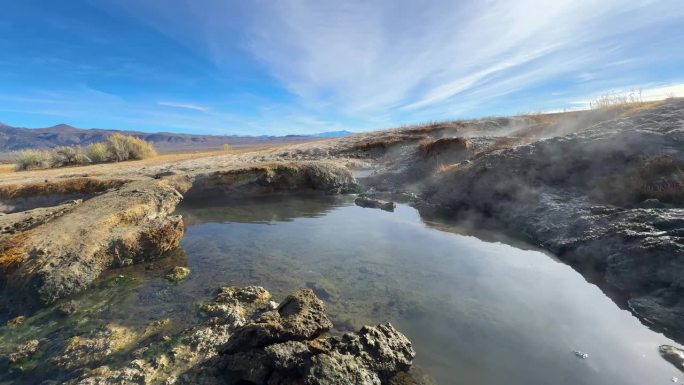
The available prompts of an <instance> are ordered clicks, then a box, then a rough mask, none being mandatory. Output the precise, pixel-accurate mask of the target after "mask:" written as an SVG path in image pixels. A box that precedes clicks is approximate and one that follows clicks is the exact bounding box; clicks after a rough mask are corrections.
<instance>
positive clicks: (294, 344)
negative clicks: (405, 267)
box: [220, 289, 415, 385]
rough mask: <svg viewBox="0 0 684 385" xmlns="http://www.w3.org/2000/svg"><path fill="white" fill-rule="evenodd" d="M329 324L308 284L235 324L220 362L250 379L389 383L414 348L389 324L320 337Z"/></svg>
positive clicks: (407, 363)
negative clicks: (250, 319)
mask: <svg viewBox="0 0 684 385" xmlns="http://www.w3.org/2000/svg"><path fill="white" fill-rule="evenodd" d="M330 327H332V323H331V322H330V320H329V319H328V317H327V316H326V314H325V311H324V307H323V303H322V302H321V301H320V300H319V299H318V298H316V296H315V295H314V293H313V291H311V290H310V289H305V290H300V291H298V292H296V293H294V294H293V295H291V296H289V297H287V298H286V299H285V301H283V302H282V303H281V304H280V305H279V306H278V308H277V309H276V310H274V311H270V312H266V313H264V314H262V315H261V316H260V317H259V318H257V319H255V320H254V321H251V322H248V323H247V324H245V325H244V326H242V327H240V328H238V329H237V330H236V331H235V333H234V334H233V335H232V336H231V337H230V339H229V340H228V343H227V344H226V346H225V347H224V348H223V349H222V350H221V357H220V365H221V367H222V368H224V369H225V370H228V371H229V372H232V373H235V374H236V375H237V376H238V377H239V378H240V379H242V380H244V381H248V382H250V383H254V384H293V383H306V384H320V385H323V384H364V385H365V384H369V385H370V384H388V383H389V381H390V380H391V379H392V378H393V377H394V376H395V375H396V374H397V373H399V372H403V371H407V370H408V369H409V368H410V367H411V362H412V360H413V357H414V356H415V353H414V351H413V348H412V346H411V343H410V342H409V341H408V339H407V338H406V337H404V336H403V335H402V334H401V333H399V332H398V331H397V330H396V329H394V327H393V326H392V325H391V324H382V325H378V326H365V327H363V328H362V329H361V330H360V331H359V332H358V333H348V334H345V335H343V336H341V337H327V338H318V337H319V336H320V335H321V333H323V332H325V331H327V330H328V329H330Z"/></svg>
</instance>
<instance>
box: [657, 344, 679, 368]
mask: <svg viewBox="0 0 684 385" xmlns="http://www.w3.org/2000/svg"><path fill="white" fill-rule="evenodd" d="M658 350H659V351H660V355H661V356H663V358H664V359H666V360H667V361H668V362H670V363H671V364H672V365H674V366H675V367H676V368H677V369H679V370H681V371H682V372H684V350H682V349H679V348H676V347H674V346H670V345H662V346H661V347H660V348H658Z"/></svg>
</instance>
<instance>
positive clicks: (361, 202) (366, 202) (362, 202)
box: [354, 196, 396, 211]
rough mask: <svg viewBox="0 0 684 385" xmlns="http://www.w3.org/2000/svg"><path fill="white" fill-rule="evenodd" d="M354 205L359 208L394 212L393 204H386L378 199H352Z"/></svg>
mask: <svg viewBox="0 0 684 385" xmlns="http://www.w3.org/2000/svg"><path fill="white" fill-rule="evenodd" d="M354 204H356V205H357V206H360V207H366V208H373V209H380V210H384V211H394V208H395V207H396V205H395V204H394V202H387V201H383V200H379V199H373V198H368V197H363V196H360V197H358V198H356V199H354Z"/></svg>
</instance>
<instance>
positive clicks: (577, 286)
mask: <svg viewBox="0 0 684 385" xmlns="http://www.w3.org/2000/svg"><path fill="white" fill-rule="evenodd" d="M219 207H220V208H219ZM180 211H181V213H182V214H183V215H184V216H186V217H188V218H192V219H193V221H192V223H193V225H191V226H189V227H188V229H187V234H186V236H185V238H184V240H183V242H182V245H183V248H184V249H185V251H186V253H187V254H188V255H191V256H192V257H191V258H190V260H189V265H190V268H191V269H192V270H193V274H192V278H191V279H190V280H189V282H187V283H186V284H185V285H186V289H185V290H190V291H195V290H200V288H201V287H206V285H207V284H211V283H216V284H225V283H229V284H236V285H244V284H259V285H264V286H266V287H268V288H269V289H270V290H271V291H272V292H274V293H275V294H276V295H278V296H282V295H285V294H286V293H287V292H290V291H292V290H295V289H297V288H300V287H307V286H308V287H312V288H314V290H316V291H317V293H319V295H320V296H321V297H323V298H325V299H326V302H327V303H328V308H329V311H330V313H331V315H332V316H333V319H334V322H335V324H336V325H337V327H338V328H339V329H352V328H358V327H360V326H361V325H362V324H366V323H377V322H381V321H386V320H389V321H392V322H393V323H395V324H396V325H397V326H398V327H399V328H400V330H402V331H404V332H405V333H406V334H407V335H408V336H409V337H410V338H411V340H412V341H414V344H415V346H416V349H417V351H418V352H419V356H418V358H417V360H416V362H417V364H418V365H419V366H420V367H421V368H422V369H423V370H424V371H425V372H426V373H429V374H430V375H431V376H433V377H434V378H435V379H436V380H437V382H438V383H442V384H473V383H478V384H500V383H506V384H536V383H539V384H541V383H553V384H615V383H622V384H645V383H649V384H653V383H663V382H666V381H669V379H670V377H672V376H674V375H677V373H676V369H674V368H672V367H671V366H669V364H668V363H666V362H664V361H663V360H662V359H661V358H660V357H659V356H658V353H657V347H658V345H660V344H662V343H672V342H671V341H670V340H669V339H667V338H665V337H663V336H661V335H659V334H657V333H654V332H652V331H650V330H648V329H647V328H645V327H643V326H642V325H641V324H640V323H639V322H638V320H636V319H635V318H634V317H633V316H632V315H631V314H629V313H628V312H625V311H622V310H620V309H619V308H617V306H615V304H614V303H613V302H612V301H610V300H609V299H608V298H606V297H605V296H604V295H603V293H602V292H601V291H600V290H599V289H598V288H596V287H595V286H593V285H591V284H588V283H587V282H586V281H585V280H584V279H583V278H582V276H581V275H579V274H577V273H576V272H575V271H573V270H572V269H571V268H570V267H568V266H566V265H564V264H561V263H558V262H557V261H555V260H554V259H553V258H550V257H549V256H547V255H545V254H543V253H541V252H538V251H533V250H524V249H520V248H515V247H512V246H509V245H506V244H503V243H494V242H484V241H482V240H480V239H478V238H475V237H472V236H463V235H456V234H453V233H450V232H449V231H448V230H459V229H458V228H456V227H451V226H449V225H446V224H437V225H435V224H433V226H437V227H439V230H435V229H433V228H431V227H429V226H426V225H425V224H424V223H423V222H422V221H421V219H420V216H419V214H418V213H417V211H416V210H414V209H412V208H410V207H408V206H405V205H400V206H399V207H398V208H397V210H395V212H394V213H387V212H384V211H380V210H372V209H363V208H359V207H355V206H353V205H351V202H350V200H349V199H348V198H321V199H317V198H313V197H310V198H307V199H295V200H289V199H285V198H282V197H280V198H277V199H272V200H262V201H257V202H248V203H246V204H244V205H243V204H242V203H237V204H236V202H230V203H222V204H220V205H217V206H211V204H209V206H208V207H205V208H197V207H195V208H188V207H183V208H181V210H180ZM200 212H211V213H212V214H211V215H200V214H199V213H200ZM297 212H299V213H301V215H297ZM281 220H286V222H278V221H281ZM202 222H204V223H202ZM445 230H447V231H445ZM576 349H579V350H582V351H586V352H588V353H589V354H590V357H589V358H588V359H586V360H581V359H579V358H577V357H576V356H574V355H573V353H572V351H573V350H576Z"/></svg>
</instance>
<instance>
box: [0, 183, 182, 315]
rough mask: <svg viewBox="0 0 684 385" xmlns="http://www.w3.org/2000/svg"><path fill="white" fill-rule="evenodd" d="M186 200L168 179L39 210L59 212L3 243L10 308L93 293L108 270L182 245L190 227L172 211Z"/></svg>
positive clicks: (1, 277) (2, 281)
mask: <svg viewBox="0 0 684 385" xmlns="http://www.w3.org/2000/svg"><path fill="white" fill-rule="evenodd" d="M181 199H182V196H181V195H180V194H179V193H178V191H176V190H175V189H174V188H172V187H171V186H169V185H168V184H167V183H165V182H163V181H139V182H133V183H131V184H129V185H126V186H124V187H122V188H120V189H117V190H113V191H110V192H107V193H104V194H102V195H98V196H96V197H93V198H91V199H89V200H86V201H85V202H83V203H80V204H76V203H73V204H67V205H66V206H65V205H62V206H58V207H56V208H53V209H35V210H33V211H36V210H43V211H45V212H50V213H52V215H44V216H43V217H42V218H45V219H44V220H42V221H41V223H39V224H38V223H36V225H33V224H31V225H27V226H25V231H23V232H18V233H14V234H7V235H6V236H4V237H3V238H0V264H1V266H0V286H1V287H2V288H3V289H4V290H5V294H4V300H6V301H7V302H8V303H7V305H8V306H7V307H8V308H21V307H24V306H26V305H29V306H32V305H39V304H47V303H52V302H54V301H55V300H57V299H59V298H63V297H65V296H68V295H70V294H73V293H76V292H79V291H81V290H83V289H85V288H87V287H88V285H90V284H91V283H92V282H93V281H94V280H95V279H97V278H98V277H99V276H100V274H101V273H102V272H103V271H105V270H106V269H109V268H112V267H119V266H126V265H130V264H132V263H136V262H139V261H141V260H145V259H149V258H154V257H156V256H159V255H161V254H163V253H164V252H166V251H169V250H171V249H173V248H175V247H176V246H177V245H178V242H179V241H180V239H181V237H182V235H183V229H184V228H183V223H182V220H181V218H180V217H179V216H174V215H171V212H172V211H173V210H174V209H175V207H176V205H177V204H178V202H180V200H181ZM56 214H60V215H56ZM22 215H23V216H25V214H22V213H17V214H9V215H6V216H22ZM29 217H33V218H34V219H35V218H39V217H38V216H35V215H31V216H29ZM47 219H49V221H47ZM19 223H25V222H19Z"/></svg>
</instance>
